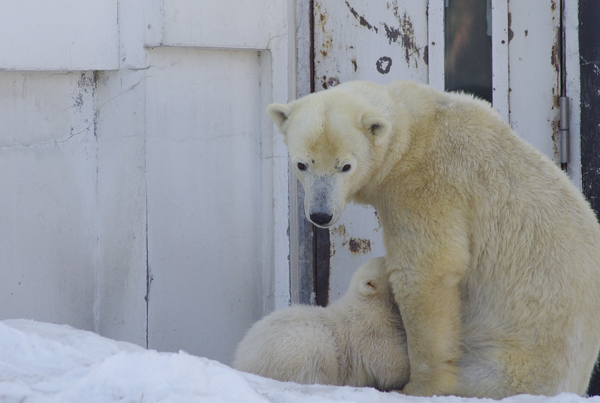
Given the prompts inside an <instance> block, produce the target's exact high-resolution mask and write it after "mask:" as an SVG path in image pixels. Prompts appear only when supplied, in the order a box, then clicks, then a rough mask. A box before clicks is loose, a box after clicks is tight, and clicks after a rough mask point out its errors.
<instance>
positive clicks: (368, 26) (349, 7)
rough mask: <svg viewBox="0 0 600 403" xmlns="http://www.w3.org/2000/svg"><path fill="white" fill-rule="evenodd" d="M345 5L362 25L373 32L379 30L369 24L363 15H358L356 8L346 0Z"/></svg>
mask: <svg viewBox="0 0 600 403" xmlns="http://www.w3.org/2000/svg"><path fill="white" fill-rule="evenodd" d="M346 6H348V9H349V10H350V13H351V14H352V15H353V16H354V18H356V19H357V20H358V23H359V24H360V25H361V26H363V27H366V28H367V29H369V30H371V31H375V33H378V32H379V28H377V27H376V26H374V25H372V24H370V23H369V22H368V21H367V20H366V19H365V17H364V16H363V15H360V14H358V13H357V12H356V10H355V9H354V8H352V6H351V5H350V4H349V3H348V2H347V1H346Z"/></svg>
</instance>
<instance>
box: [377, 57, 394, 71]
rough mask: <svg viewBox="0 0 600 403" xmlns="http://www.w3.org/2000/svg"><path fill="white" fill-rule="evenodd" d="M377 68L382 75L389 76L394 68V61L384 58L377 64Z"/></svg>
mask: <svg viewBox="0 0 600 403" xmlns="http://www.w3.org/2000/svg"><path fill="white" fill-rule="evenodd" d="M375 67H376V68H377V71H378V72H380V73H381V74H387V73H389V72H390V69H391V68H392V59H391V58H390V57H387V56H382V57H380V58H379V59H378V60H377V62H376V63H375Z"/></svg>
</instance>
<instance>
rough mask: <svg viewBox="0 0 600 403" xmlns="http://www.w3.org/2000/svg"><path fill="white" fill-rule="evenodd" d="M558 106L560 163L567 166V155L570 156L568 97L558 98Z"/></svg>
mask: <svg viewBox="0 0 600 403" xmlns="http://www.w3.org/2000/svg"><path fill="white" fill-rule="evenodd" d="M558 106H559V108H560V123H559V130H560V131H559V141H560V149H559V156H560V163H561V164H567V163H568V162H569V155H570V147H569V143H570V134H569V97H560V98H558Z"/></svg>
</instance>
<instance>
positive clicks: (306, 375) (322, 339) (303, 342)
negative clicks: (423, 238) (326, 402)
mask: <svg viewBox="0 0 600 403" xmlns="http://www.w3.org/2000/svg"><path fill="white" fill-rule="evenodd" d="M384 266H385V265H384V258H376V259H371V260H369V261H368V262H367V263H365V264H364V265H362V266H361V267H360V268H359V269H358V270H357V272H356V273H355V274H354V276H353V277H352V279H351V281H350V286H349V288H348V291H347V292H346V294H345V295H344V296H343V297H342V298H341V299H340V300H338V301H336V302H334V303H333V304H331V305H330V306H328V307H327V308H322V307H313V306H293V307H291V308H289V309H283V310H280V311H277V312H274V313H272V314H271V315H269V316H267V317H265V318H263V319H262V320H260V321H258V322H257V323H255V324H254V325H253V326H252V328H251V329H250V330H249V331H248V334H247V335H246V337H245V338H244V339H243V340H242V342H241V343H240V345H239V346H238V349H237V352H236V358H235V361H234V364H233V367H234V368H236V369H238V370H241V371H245V372H250V373H254V374H257V375H261V376H265V377H268V378H273V379H277V380H280V381H287V382H296V383H302V384H313V383H319V384H329V385H349V386H372V387H375V388H377V389H380V390H391V389H401V388H402V387H403V386H404V384H406V382H408V378H409V365H408V355H407V354H408V353H407V346H406V333H405V332H404V326H403V324H402V318H401V316H400V312H399V310H398V307H397V305H396V303H395V301H394V296H393V293H392V289H391V287H390V284H389V281H388V278H387V274H386V272H385V267H384Z"/></svg>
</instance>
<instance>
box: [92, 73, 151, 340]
mask: <svg viewBox="0 0 600 403" xmlns="http://www.w3.org/2000/svg"><path fill="white" fill-rule="evenodd" d="M145 79H146V71H145V70H134V71H114V72H102V73H100V74H99V75H98V89H97V104H98V107H97V130H96V135H97V142H98V174H97V198H98V213H97V214H98V252H97V253H98V263H97V265H98V268H97V272H96V286H97V293H96V305H95V312H94V313H95V321H96V323H95V327H94V330H95V331H97V332H98V333H100V334H102V335H103V336H106V337H111V338H114V339H117V340H125V341H129V342H132V343H136V344H138V345H141V346H145V345H146V300H145V297H146V274H147V272H146V269H147V264H146V258H147V250H146V138H145V120H146V115H145V111H146V102H145V100H146V88H145V85H144V83H145Z"/></svg>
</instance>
